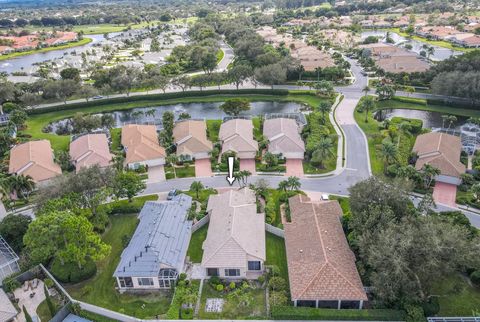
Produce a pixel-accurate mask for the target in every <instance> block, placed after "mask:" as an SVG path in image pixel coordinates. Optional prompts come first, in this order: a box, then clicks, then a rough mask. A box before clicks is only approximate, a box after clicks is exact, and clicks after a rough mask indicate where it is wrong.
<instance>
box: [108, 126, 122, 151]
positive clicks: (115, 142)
mask: <svg viewBox="0 0 480 322" xmlns="http://www.w3.org/2000/svg"><path fill="white" fill-rule="evenodd" d="M110 136H111V139H112V145H111V146H110V148H111V150H112V151H121V150H122V143H121V137H122V129H121V128H118V129H110Z"/></svg>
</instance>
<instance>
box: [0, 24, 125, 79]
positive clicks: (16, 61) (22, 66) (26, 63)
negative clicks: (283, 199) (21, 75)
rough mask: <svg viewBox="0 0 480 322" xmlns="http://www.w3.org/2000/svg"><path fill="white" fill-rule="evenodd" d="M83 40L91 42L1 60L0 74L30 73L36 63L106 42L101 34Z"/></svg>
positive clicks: (113, 34) (110, 35) (111, 34)
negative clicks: (89, 39)
mask: <svg viewBox="0 0 480 322" xmlns="http://www.w3.org/2000/svg"><path fill="white" fill-rule="evenodd" d="M119 34H120V33H110V34H109V37H114V36H116V35H119ZM85 38H91V39H92V41H91V42H90V43H88V44H86V45H83V46H77V47H71V48H67V49H58V50H51V51H47V52H43V53H36V54H31V55H25V56H19V57H16V58H12V59H7V60H1V61H0V72H7V73H9V74H10V73H12V72H20V71H24V72H27V73H30V72H31V69H32V66H33V65H34V64H37V63H41V62H44V61H49V60H54V59H57V58H61V57H63V56H64V54H65V53H70V52H72V51H76V52H77V53H81V52H84V51H85V50H87V49H90V48H91V47H92V46H93V45H98V44H101V43H103V42H105V41H106V39H105V38H104V36H103V34H102V35H88V36H85Z"/></svg>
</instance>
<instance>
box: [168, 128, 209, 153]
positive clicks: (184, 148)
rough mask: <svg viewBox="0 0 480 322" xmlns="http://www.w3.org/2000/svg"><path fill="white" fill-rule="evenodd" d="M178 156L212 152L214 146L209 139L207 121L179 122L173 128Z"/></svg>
mask: <svg viewBox="0 0 480 322" xmlns="http://www.w3.org/2000/svg"><path fill="white" fill-rule="evenodd" d="M173 137H174V140H175V144H176V145H177V155H194V154H196V153H208V152H210V151H212V148H213V144H212V142H210V141H209V140H208V139H207V125H206V123H205V121H200V120H186V121H181V122H177V123H176V124H175V127H174V128H173Z"/></svg>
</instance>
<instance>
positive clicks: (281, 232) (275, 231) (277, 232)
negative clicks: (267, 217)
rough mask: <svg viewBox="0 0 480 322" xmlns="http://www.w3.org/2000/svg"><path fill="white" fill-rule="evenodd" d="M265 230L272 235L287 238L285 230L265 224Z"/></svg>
mask: <svg viewBox="0 0 480 322" xmlns="http://www.w3.org/2000/svg"><path fill="white" fill-rule="evenodd" d="M265 230H266V231H268V232H269V233H271V234H274V235H275V236H278V237H280V238H285V231H284V230H283V229H280V228H278V227H275V226H272V225H270V224H267V223H265Z"/></svg>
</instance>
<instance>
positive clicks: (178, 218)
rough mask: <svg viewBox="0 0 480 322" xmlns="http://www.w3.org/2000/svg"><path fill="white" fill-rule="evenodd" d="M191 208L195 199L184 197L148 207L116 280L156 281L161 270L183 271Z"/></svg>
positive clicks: (188, 238) (117, 271) (122, 259)
mask: <svg viewBox="0 0 480 322" xmlns="http://www.w3.org/2000/svg"><path fill="white" fill-rule="evenodd" d="M191 204H192V198H191V197H189V196H187V195H185V194H180V195H178V196H176V197H175V198H174V199H173V200H171V201H162V202H153V201H150V202H147V203H145V206H144V207H143V209H142V211H141V212H140V215H139V219H140V223H139V224H138V227H137V229H136V230H135V233H134V235H133V237H132V239H131V240H130V243H129V244H128V246H127V248H125V249H124V250H123V253H122V255H121V259H120V263H119V264H118V266H117V269H116V270H115V274H114V276H115V277H132V276H136V277H156V276H158V273H159V271H160V268H175V269H177V271H181V270H182V268H183V263H184V260H185V256H186V253H187V249H188V244H189V242H190V236H191V229H192V222H191V221H189V220H187V213H188V209H189V208H190V206H191Z"/></svg>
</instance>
